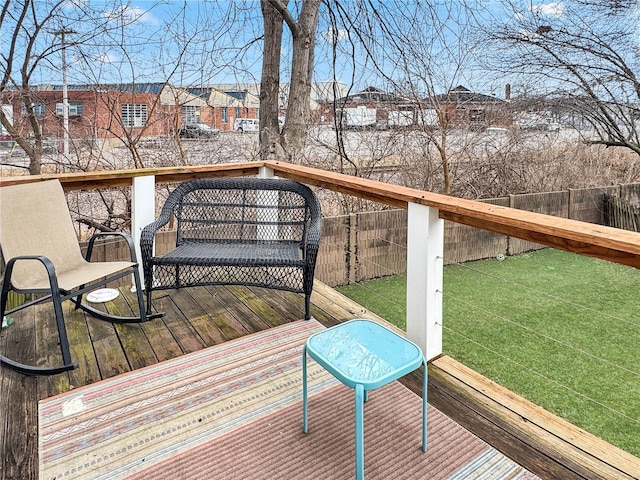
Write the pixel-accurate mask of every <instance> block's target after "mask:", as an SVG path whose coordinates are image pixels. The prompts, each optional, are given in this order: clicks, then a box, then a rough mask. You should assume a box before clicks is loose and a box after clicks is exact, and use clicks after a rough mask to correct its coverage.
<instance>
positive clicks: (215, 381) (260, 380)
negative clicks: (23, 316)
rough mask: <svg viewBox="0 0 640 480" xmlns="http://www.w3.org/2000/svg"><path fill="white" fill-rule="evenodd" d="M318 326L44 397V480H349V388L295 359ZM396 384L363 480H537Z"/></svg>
mask: <svg viewBox="0 0 640 480" xmlns="http://www.w3.org/2000/svg"><path fill="white" fill-rule="evenodd" d="M322 328H323V327H322V326H321V325H320V324H319V323H317V322H316V321H314V320H311V321H306V322H305V321H299V322H293V323H290V324H287V325H284V326H281V327H277V328H273V329H270V330H266V331H264V332H260V333H257V334H253V335H249V336H247V337H243V338H240V339H237V340H234V341H231V342H227V343H224V344H222V345H219V346H215V347H211V348H209V349H206V350H202V351H199V352H196V353H193V354H189V355H185V356H183V357H179V358H176V359H173V360H169V361H167V362H162V363H160V364H157V365H154V366H150V367H147V368H144V369H141V370H137V371H134V372H129V373H126V374H123V375H119V376H117V377H114V378H111V379H108V380H104V381H102V382H99V383H96V384H93V385H89V386H86V387H82V388H78V389H77V390H73V391H71V392H68V393H65V394H62V395H58V396H56V397H52V398H48V399H45V400H43V401H41V402H40V405H39V457H40V479H42V480H54V479H55V480H61V479H78V480H83V479H104V480H107V479H109V480H112V479H113V480H116V479H122V478H128V479H130V480H142V479H153V480H156V479H165V478H167V479H172V480H179V479H184V480H187V479H188V480H199V479H202V480H215V479H221V480H222V479H224V480H227V479H263V480H272V479H286V480H290V479H311V478H313V479H327V480H329V479H336V480H337V479H346V478H351V477H353V475H354V469H355V463H354V447H353V441H354V437H353V436H354V428H355V427H354V423H353V390H350V389H348V388H347V387H344V386H343V385H340V384H339V383H338V382H337V381H335V380H334V379H333V378H332V377H331V376H330V375H329V374H327V373H326V372H324V370H322V369H321V368H320V367H319V366H318V365H317V364H315V362H310V363H309V375H310V392H311V395H312V396H311V399H310V404H309V409H310V410H309V422H310V424H309V425H310V430H309V433H308V434H306V435H305V434H303V433H302V411H301V410H302V407H301V396H302V393H301V390H302V388H301V355H302V345H303V344H304V341H305V340H306V338H307V337H308V336H309V335H311V334H312V333H314V332H317V331H320V330H321V329H322ZM420 408H421V401H420V399H419V397H417V396H416V395H415V394H413V393H412V392H411V391H409V390H408V389H406V388H404V387H403V386H402V385H400V384H399V383H397V382H394V383H392V384H390V385H387V386H385V387H383V388H381V389H379V390H377V391H375V392H372V393H371V395H370V400H369V402H367V405H366V408H365V474H366V477H367V479H385V480H386V479H392V478H393V479H401V478H406V479H423V478H424V479H460V480H461V479H534V478H536V477H535V476H533V475H531V474H530V473H528V472H526V471H525V470H523V469H522V468H521V467H519V466H518V465H516V464H515V463H513V462H511V461H510V460H509V459H507V458H506V457H504V456H503V455H501V454H500V453H498V452H497V451H495V450H494V449H492V448H491V447H489V446H488V445H487V444H485V443H484V442H482V441H481V440H479V439H478V438H477V437H475V436H474V435H472V434H470V433H469V432H467V431H466V430H464V429H463V428H462V427H460V426H458V425H457V424H455V423H454V422H453V421H452V420H450V419H449V418H448V417H446V416H444V415H443V414H441V413H440V412H439V411H437V410H435V409H433V408H432V407H430V410H429V417H428V421H429V450H428V452H427V453H422V451H421V449H420V443H421V441H420V439H421V433H420Z"/></svg>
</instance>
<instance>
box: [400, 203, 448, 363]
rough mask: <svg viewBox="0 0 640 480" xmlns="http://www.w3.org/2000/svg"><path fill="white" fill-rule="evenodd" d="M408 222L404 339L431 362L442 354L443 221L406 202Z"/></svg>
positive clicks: (434, 211)
mask: <svg viewBox="0 0 640 480" xmlns="http://www.w3.org/2000/svg"><path fill="white" fill-rule="evenodd" d="M407 222H408V225H407V338H408V339H409V340H411V341H412V342H414V343H416V344H417V345H418V346H419V347H420V348H421V349H422V351H423V353H424V355H425V357H426V358H427V360H431V359H433V358H434V357H437V356H438V355H440V354H442V284H443V281H442V276H443V265H444V262H443V258H444V220H442V219H441V218H439V217H438V209H437V208H433V207H427V206H424V205H418V204H416V203H409V213H408V220H407Z"/></svg>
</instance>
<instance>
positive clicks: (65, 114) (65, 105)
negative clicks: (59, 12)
mask: <svg viewBox="0 0 640 480" xmlns="http://www.w3.org/2000/svg"><path fill="white" fill-rule="evenodd" d="M74 33H77V32H76V31H74V30H71V29H68V28H66V27H63V28H61V29H60V30H56V31H55V32H53V34H54V35H56V36H58V35H60V42H61V43H62V110H63V111H62V129H63V132H62V135H63V138H64V140H63V147H62V153H63V154H64V156H65V157H68V156H69V97H68V92H67V56H66V50H67V43H66V38H65V35H72V34H74Z"/></svg>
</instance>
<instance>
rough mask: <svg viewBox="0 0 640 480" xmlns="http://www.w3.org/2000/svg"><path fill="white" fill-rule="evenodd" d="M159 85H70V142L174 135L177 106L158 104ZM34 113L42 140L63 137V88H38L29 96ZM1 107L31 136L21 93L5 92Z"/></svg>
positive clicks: (0, 98) (19, 128) (160, 86)
mask: <svg viewBox="0 0 640 480" xmlns="http://www.w3.org/2000/svg"><path fill="white" fill-rule="evenodd" d="M163 86H164V85H163V84H158V83H146V84H134V85H100V86H92V85H71V86H69V87H68V88H67V99H68V103H69V115H68V117H69V137H70V138H71V139H74V140H89V141H95V140H109V141H111V140H113V141H115V142H117V141H118V139H120V140H123V139H126V138H127V137H128V136H130V137H131V138H137V137H149V136H160V135H167V134H169V133H170V132H173V131H174V130H175V129H174V124H175V121H174V117H175V110H176V109H175V106H172V105H164V104H162V103H161V102H159V96H160V93H161V91H162V89H163ZM32 97H33V108H34V111H35V114H36V118H37V119H38V122H39V123H40V126H41V128H42V134H43V136H44V137H45V138H46V139H51V140H56V139H61V138H63V136H64V131H63V117H64V109H63V92H62V86H59V85H46V86H36V87H33V90H32ZM0 103H2V104H3V105H12V107H13V125H14V126H16V127H17V128H18V130H19V131H21V132H26V135H27V136H29V135H30V134H31V133H30V132H31V131H32V128H31V125H30V124H29V121H28V118H27V115H26V108H25V107H24V105H23V103H22V99H21V97H20V94H19V92H15V91H5V92H2V94H1V96H0Z"/></svg>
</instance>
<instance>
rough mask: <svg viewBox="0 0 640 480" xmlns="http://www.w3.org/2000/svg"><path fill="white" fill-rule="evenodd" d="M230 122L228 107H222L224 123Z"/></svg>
mask: <svg viewBox="0 0 640 480" xmlns="http://www.w3.org/2000/svg"><path fill="white" fill-rule="evenodd" d="M228 121H229V114H228V113H227V107H222V123H227V122H228Z"/></svg>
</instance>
